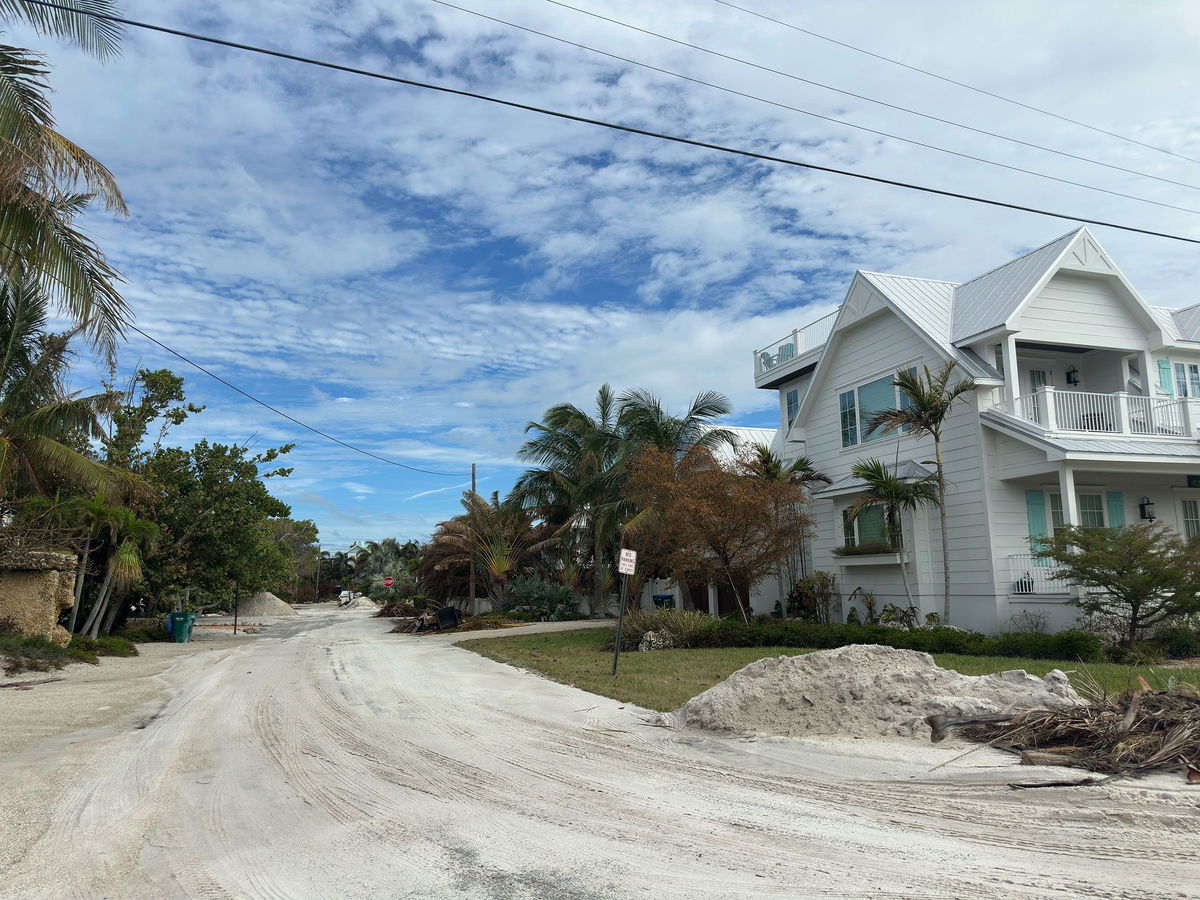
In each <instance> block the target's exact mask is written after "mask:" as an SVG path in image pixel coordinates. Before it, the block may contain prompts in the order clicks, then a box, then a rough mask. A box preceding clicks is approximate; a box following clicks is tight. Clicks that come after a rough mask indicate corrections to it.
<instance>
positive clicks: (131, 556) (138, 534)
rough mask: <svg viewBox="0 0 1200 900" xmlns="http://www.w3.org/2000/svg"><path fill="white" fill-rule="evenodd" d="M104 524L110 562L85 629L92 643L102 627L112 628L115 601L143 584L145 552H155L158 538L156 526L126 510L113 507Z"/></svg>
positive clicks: (84, 625)
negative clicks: (132, 588) (106, 532)
mask: <svg viewBox="0 0 1200 900" xmlns="http://www.w3.org/2000/svg"><path fill="white" fill-rule="evenodd" d="M105 525H106V526H107V528H108V561H107V563H106V564H105V569H104V581H103V583H102V584H101V585H100V592H99V593H98V594H97V595H96V602H95V603H94V604H93V605H92V611H91V613H90V614H89V615H88V618H87V621H86V622H84V623H83V629H82V632H83V633H84V634H86V635H87V636H88V637H90V638H92V640H95V639H96V638H97V637H98V636H99V634H100V626H101V625H102V624H104V625H105V627H107V628H111V627H112V622H113V620H114V619H115V618H116V608H115V607H114V608H113V609H112V610H111V611H110V608H109V607H110V605H111V604H113V602H114V598H117V597H120V596H123V595H124V593H125V591H127V590H128V589H129V588H131V587H133V586H134V585H135V584H137V583H138V582H139V581H141V579H142V560H143V553H144V552H145V551H147V550H152V549H153V548H154V546H155V545H156V544H157V542H158V537H159V530H158V526H157V525H155V524H154V523H153V522H148V521H146V520H144V519H139V518H138V517H137V516H136V515H134V514H133V512H132V511H130V510H128V509H126V508H125V507H113V508H112V511H111V513H110V514H109V516H108V520H107V522H106V523H105ZM110 612H111V615H109V616H107V617H106V616H105V614H106V613H110Z"/></svg>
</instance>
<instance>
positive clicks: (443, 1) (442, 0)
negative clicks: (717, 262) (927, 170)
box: [429, 0, 1200, 215]
mask: <svg viewBox="0 0 1200 900" xmlns="http://www.w3.org/2000/svg"><path fill="white" fill-rule="evenodd" d="M429 2H431V3H436V4H438V5H439V6H445V7H448V8H450V9H456V10H458V11H459V12H464V13H467V14H468V15H472V16H478V17H479V18H481V19H486V20H488V21H489V22H495V23H497V24H499V25H505V26H508V27H509V28H515V29H517V30H518V31H524V32H526V33H527V34H533V35H537V36H538V37H543V38H547V39H548V40H551V41H558V42H559V43H560V44H566V45H568V46H570V47H577V48H579V49H581V50H587V51H588V52H589V53H596V54H599V55H600V56H606V57H608V58H609V59H615V60H619V61H620V62H623V63H628V64H629V65H633V66H641V67H642V68H643V69H649V70H650V71H652V72H659V73H661V74H663V75H670V76H671V77H672V78H679V79H682V80H683V81H690V82H691V83H692V84H699V85H703V86H704V87H709V88H713V89H714V90H718V91H724V92H725V93H726V94H733V95H734V96H736V97H744V98H746V99H747V100H755V101H757V102H759V103H766V104H768V105H770V106H774V107H777V108H779V109H786V110H790V111H791V112H797V113H800V114H801V115H805V116H812V117H813V118H814V119H822V120H824V121H826V122H833V123H834V124H836V125H844V126H846V127H847V128H854V129H857V130H858V131H865V132H866V133H867V134H874V135H877V136H879V137H883V138H888V139H890V140H893V141H901V142H903V143H905V144H911V145H913V146H914V147H924V148H925V149H927V150H934V151H936V152H938V153H946V154H949V155H950V156H957V157H959V158H960V159H969V160H971V161H973V162H978V163H984V164H985V165H989V166H996V167H997V168H1000V169H1008V170H1009V171H1010V172H1020V173H1022V174H1025V175H1033V176H1034V177H1035V178H1045V179H1047V180H1049V181H1055V182H1058V183H1059V184H1067V185H1070V186H1071V187H1077V188H1083V189H1084V190H1088V191H1097V192H1099V193H1101V194H1108V195H1110V196H1112V197H1122V198H1124V199H1126V200H1136V201H1137V202H1139V203H1149V204H1150V205H1151V206H1159V207H1162V208H1164V209H1173V210H1176V211H1178V212H1186V213H1192V214H1193V215H1200V209H1195V208H1193V207H1189V206H1176V205H1175V204H1174V203H1164V202H1162V201H1159V200H1150V199H1148V198H1146V197H1139V196H1137V195H1136V194H1126V193H1123V192H1121V191H1114V190H1110V189H1108V188H1102V187H1098V186H1097V185H1093V184H1086V183H1085V182H1082V181H1072V180H1071V179H1069V178H1059V177H1058V176H1057V175H1047V174H1045V173H1044V172H1037V171H1034V170H1033V169H1025V168H1022V167H1021V166H1014V165H1010V164H1009V163H1002V162H998V161H996V160H993V159H987V158H986V157H982V156H974V155H972V154H970V153H962V152H960V151H958V150H950V149H948V148H946V147H940V146H938V145H937V144H928V143H926V142H924V141H918V140H914V139H912V138H906V137H901V136H900V135H898V134H892V133H891V132H888V131H879V130H878V129H875V128H868V127H866V126H865V125H856V124H855V123H853V122H847V121H846V120H845V119H838V118H835V117H833V116H826V115H823V114H821V113H818V112H813V111H812V110H809V109H801V108H800V107H798V106H791V105H790V104H787V103H780V102H779V101H776V100H768V99H767V98H766V97H760V96H758V95H757V94H750V93H747V92H745V91H739V90H737V89H736V88H731V87H726V86H725V85H721V84H715V83H713V82H711V81H705V80H704V79H702V78H695V77H693V76H691V75H684V74H683V73H681V72H674V71H672V70H670V69H664V68H663V67H661V66H656V65H653V64H652V63H647V62H641V61H639V60H636V59H630V58H629V57H627V56H620V55H619V54H616V53H610V52H608V51H607V50H599V49H597V48H595V47H590V46H588V45H587V44H581V43H579V42H577V41H572V40H569V39H567V38H564V37H559V36H558V35H556V34H550V33H548V32H545V31H538V30H537V29H536V28H528V27H526V26H525V25H518V24H516V23H515V22H509V21H507V20H506V19H500V18H497V17H496V16H489V15H487V14H486V13H481V12H478V11H476V10H473V9H468V8H467V7H465V6H459V5H458V4H456V3H451V2H449V0H429Z"/></svg>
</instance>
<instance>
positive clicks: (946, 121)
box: [31, 0, 1200, 191]
mask: <svg viewBox="0 0 1200 900" xmlns="http://www.w3.org/2000/svg"><path fill="white" fill-rule="evenodd" d="M31 2H37V0H31ZM545 2H547V3H550V4H552V5H554V6H559V7H562V8H563V9H569V10H571V11H572V12H577V13H580V14H581V15H585V16H591V17H592V18H594V19H600V20H601V21H603V22H609V23H611V24H613V25H618V26H620V27H621V28H628V29H630V30H632V31H636V32H638V33H639V34H645V35H649V36H650V37H656V38H658V39H659V40H663V41H669V42H670V43H672V44H677V45H679V46H680V47H688V48H689V49H692V50H698V51H699V52H701V53H707V54H708V55H710V56H716V57H718V58H720V59H725V60H729V61H730V62H736V63H740V64H741V65H744V66H749V67H750V68H752V69H758V70H759V71H762V72H769V73H771V74H772V75H780V76H782V77H784V78H790V79H791V80H793V81H798V82H801V83H802V84H808V85H812V86H813V87H819V88H823V89H824V90H827V91H833V92H834V93H835V94H841V95H842V96H844V97H853V98H855V99H856V100H862V101H864V102H866V103H874V104H875V105H876V106H882V107H885V108H887V109H894V110H896V111H897V112H902V113H907V114H908V115H910V116H917V117H919V118H922V119H928V120H929V121H931V122H940V123H941V124H943V125H949V126H951V127H952V128H961V129H962V130H964V131H970V132H973V133H974V134H982V135H984V136H985V137H992V138H997V139H998V140H1002V141H1008V142H1009V143H1013V144H1019V145H1020V146H1022V147H1030V148H1032V149H1034V150H1042V151H1044V152H1046V153H1053V154H1055V155H1057V156H1064V157H1066V158H1067V159H1074V160H1078V161H1079V162H1085V163H1090V164H1091V165H1094V166H1103V167H1104V168H1106V169H1113V170H1115V171H1117V172H1125V173H1126V174H1129V175H1138V176H1141V177H1142V178H1152V179H1153V180H1155V181H1161V182H1164V183H1165V184H1173V185H1175V186H1176V187H1185V188H1188V189H1189V190H1193V191H1200V186H1198V185H1194V184H1188V183H1187V182H1186V181H1175V180H1173V179H1171V178H1164V177H1163V176H1161V175H1151V174H1150V173H1149V172H1139V171H1138V170H1137V169H1127V168H1125V167H1124V166H1118V165H1116V164H1114V163H1106V162H1103V161H1101V160H1098V159H1092V158H1091V157H1090V156H1080V155H1078V154H1076V153H1070V152H1068V151H1066V150H1055V149H1054V148H1053V147H1045V146H1043V145H1041V144H1035V143H1033V142H1032V141H1023V140H1021V139H1020V138H1014V137H1009V136H1008V135H1005V134H1000V133H998V132H995V131H988V130H987V129H985V128H976V127H975V126H973V125H966V124H963V123H962V122H956V121H954V120H953V119H945V118H942V117H941V116H935V115H933V114H932V113H923V112H920V111H919V110H916V109H912V108H910V107H907V106H900V105H899V104H896V103H888V102H887V101H886V100H879V99H878V98H876V97H868V96H867V95H866V94H856V93H855V92H854V91H847V90H843V89H842V88H836V87H834V86H833V85H831V84H825V83H824V82H821V81H813V80H812V79H811V78H804V77H803V76H801V75H797V74H795V73H794V72H785V71H783V70H782V69H774V68H772V67H771V66H764V65H760V64H759V63H756V62H752V61H750V60H748V59H743V58H742V57H740V56H733V55H731V54H728V53H722V52H721V51H720V50H713V49H712V48H710V47H704V46H702V45H700V44H693V43H691V42H690V41H685V40H681V39H680V38H673V37H671V36H670V35H666V34H662V33H660V32H657V31H651V30H650V29H648V28H642V27H641V26H639V25H633V24H631V23H629V22H623V21H621V20H620V19H614V18H612V17H611V16H605V15H602V14H601V13H597V12H592V11H591V10H588V9H582V8H580V7H578V6H571V4H569V3H564V2H562V0H545Z"/></svg>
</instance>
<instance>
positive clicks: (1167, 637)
mask: <svg viewBox="0 0 1200 900" xmlns="http://www.w3.org/2000/svg"><path fill="white" fill-rule="evenodd" d="M1154 643H1155V644H1157V645H1158V646H1159V647H1161V648H1162V652H1163V653H1165V654H1166V655H1167V656H1169V657H1170V658H1171V659H1190V658H1192V657H1194V656H1200V630H1197V629H1195V628H1188V627H1186V626H1184V625H1174V626H1172V627H1170V628H1164V629H1163V630H1162V631H1160V632H1159V633H1158V634H1156V635H1155V636H1154Z"/></svg>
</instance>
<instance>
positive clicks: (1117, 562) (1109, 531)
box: [1031, 522, 1200, 646]
mask: <svg viewBox="0 0 1200 900" xmlns="http://www.w3.org/2000/svg"><path fill="white" fill-rule="evenodd" d="M1031 543H1032V546H1033V551H1034V553H1036V554H1037V555H1038V556H1039V557H1041V558H1043V559H1047V560H1051V561H1052V562H1054V563H1055V564H1056V566H1057V568H1056V570H1055V572H1054V577H1055V578H1062V579H1065V580H1067V581H1069V582H1071V583H1073V584H1077V585H1079V586H1080V587H1083V588H1094V589H1095V591H1096V593H1090V592H1085V593H1084V595H1083V596H1081V597H1078V598H1073V599H1071V600H1069V601H1068V602H1069V603H1071V604H1073V605H1075V606H1078V607H1080V608H1081V609H1083V610H1084V611H1085V612H1088V613H1093V614H1100V615H1103V616H1106V617H1110V618H1112V619H1114V620H1116V621H1117V622H1120V623H1121V628H1122V631H1123V633H1124V643H1125V644H1126V646H1128V645H1130V644H1133V643H1136V642H1137V641H1138V640H1139V638H1141V637H1142V635H1144V634H1145V633H1146V632H1147V631H1148V630H1150V629H1152V628H1154V627H1155V626H1157V625H1161V624H1162V623H1163V622H1166V621H1168V620H1170V619H1172V618H1174V617H1176V616H1184V615H1191V614H1193V613H1197V612H1200V541H1198V540H1191V541H1186V540H1184V538H1183V537H1181V536H1180V535H1179V533H1178V532H1176V531H1174V530H1173V529H1170V528H1168V527H1166V526H1165V525H1163V524H1161V523H1153V522H1146V523H1138V524H1136V525H1130V526H1128V527H1125V528H1094V527H1092V528H1088V527H1083V526H1078V525H1068V526H1065V527H1063V528H1059V529H1056V531H1055V534H1054V536H1053V537H1052V538H1033V539H1032V540H1031Z"/></svg>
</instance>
